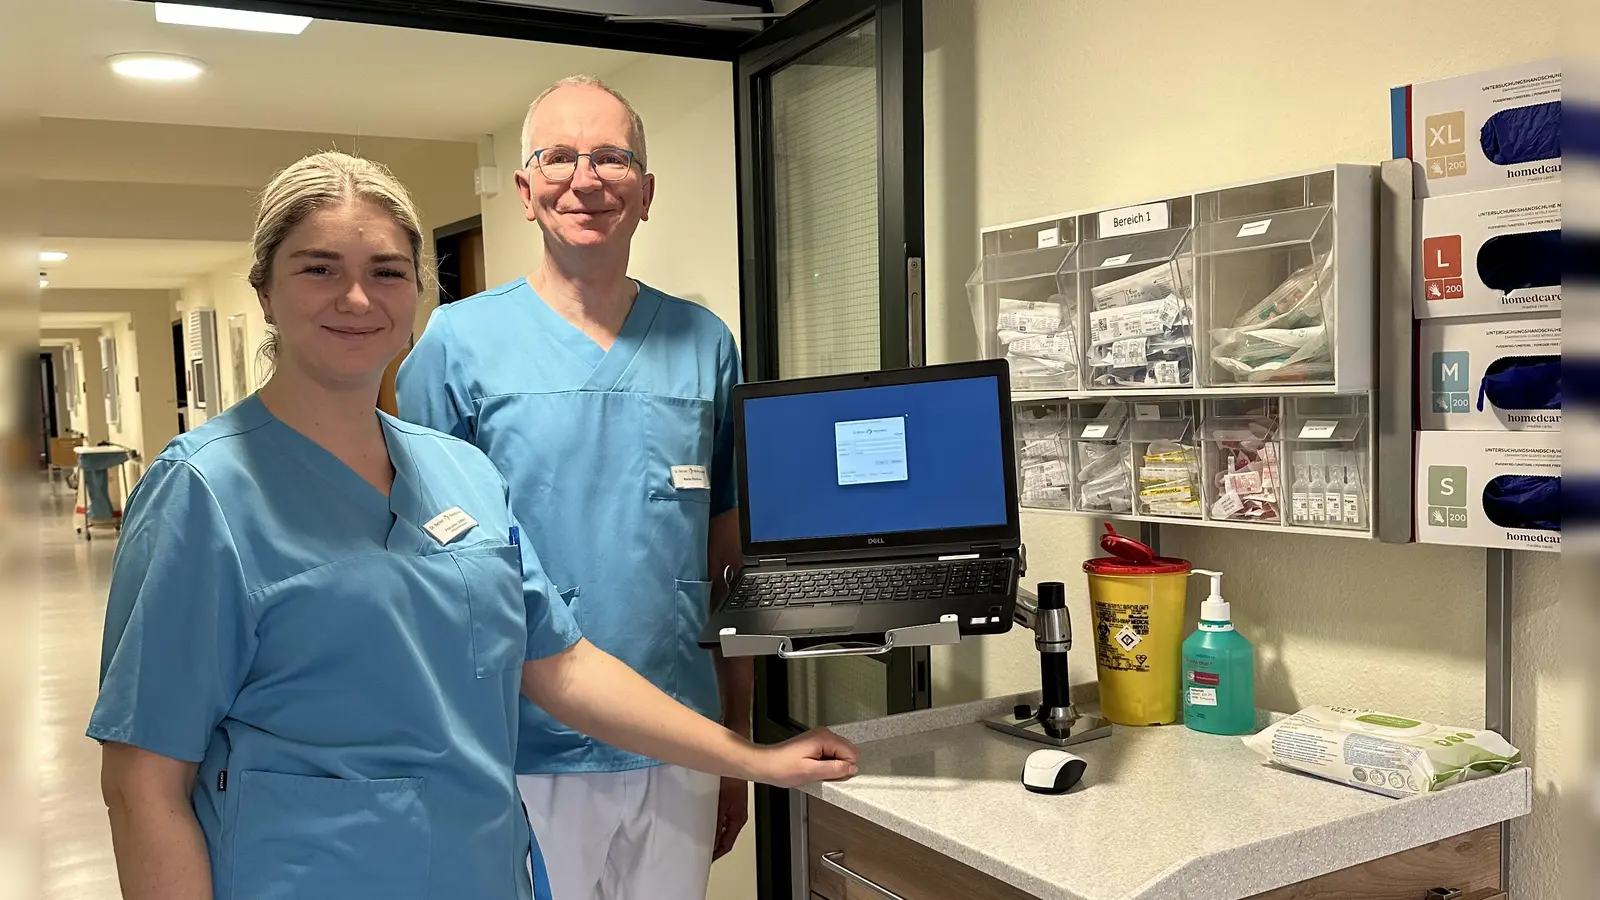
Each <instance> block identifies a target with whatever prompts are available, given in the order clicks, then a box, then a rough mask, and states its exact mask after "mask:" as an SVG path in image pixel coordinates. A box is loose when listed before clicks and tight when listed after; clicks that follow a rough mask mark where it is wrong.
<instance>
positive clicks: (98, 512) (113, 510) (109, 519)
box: [72, 444, 135, 541]
mask: <svg viewBox="0 0 1600 900" xmlns="http://www.w3.org/2000/svg"><path fill="white" fill-rule="evenodd" d="M72 452H73V453H75V454H77V457H78V501H77V509H76V510H75V512H76V513H77V514H79V515H81V516H83V518H82V519H81V520H80V523H79V525H78V529H77V531H78V534H81V535H83V539H84V540H86V541H88V540H93V539H94V529H95V528H113V529H116V530H117V531H119V532H120V531H121V530H122V504H121V503H120V502H117V501H114V500H112V497H111V477H110V474H111V470H112V469H116V470H117V482H118V487H119V489H120V490H121V491H122V492H123V493H124V494H125V493H126V491H127V485H128V472H127V463H128V461H129V460H130V459H132V458H133V457H134V455H135V454H134V451H133V450H132V449H130V448H128V447H121V446H118V445H116V444H106V445H101V446H97V447H74V448H72Z"/></svg>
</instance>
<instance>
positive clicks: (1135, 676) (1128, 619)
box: [1083, 522, 1192, 725]
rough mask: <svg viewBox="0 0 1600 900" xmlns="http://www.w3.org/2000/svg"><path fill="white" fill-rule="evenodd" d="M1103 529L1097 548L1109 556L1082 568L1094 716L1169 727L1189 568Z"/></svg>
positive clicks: (1175, 702)
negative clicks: (1095, 682) (1090, 625)
mask: <svg viewBox="0 0 1600 900" xmlns="http://www.w3.org/2000/svg"><path fill="white" fill-rule="evenodd" d="M1106 531H1107V533H1106V534H1104V535H1101V536H1100V548H1101V549H1102V550H1104V551H1106V552H1107V553H1110V554H1111V556H1109V557H1099V558H1096V559H1091V560H1088V561H1087V562H1085V563H1084V564H1083V571H1084V572H1086V573H1088V576H1089V605H1090V608H1091V610H1092V611H1093V614H1094V650H1095V664H1096V667H1097V668H1098V669H1099V671H1100V714H1101V715H1103V716H1105V717H1106V718H1107V719H1110V720H1111V721H1112V722H1114V723H1116V724H1118V725H1170V724H1172V723H1173V722H1176V721H1177V720H1178V711H1179V710H1180V709H1181V708H1182V704H1181V703H1180V702H1179V698H1180V694H1179V691H1180V688H1181V681H1182V674H1183V637H1184V635H1183V625H1184V609H1185V606H1184V598H1185V595H1186V594H1187V591H1188V584H1189V571H1190V569H1191V568H1192V567H1191V566H1190V564H1189V562H1188V560H1183V559H1171V558H1168V557H1158V556H1156V554H1155V551H1154V550H1151V549H1150V548H1149V547H1148V546H1147V545H1145V544H1142V543H1140V542H1139V541H1136V540H1134V539H1133V538H1131V537H1128V536H1126V535H1122V534H1118V533H1117V532H1116V529H1114V528H1112V527H1111V523H1109V522H1108V523H1106Z"/></svg>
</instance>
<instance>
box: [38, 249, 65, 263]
mask: <svg viewBox="0 0 1600 900" xmlns="http://www.w3.org/2000/svg"><path fill="white" fill-rule="evenodd" d="M66 258H67V255H66V254H65V253H62V252H61V251H59V250H41V251H40V252H39V262H45V263H46V262H47V263H48V262H61V261H62V260H64V259H66Z"/></svg>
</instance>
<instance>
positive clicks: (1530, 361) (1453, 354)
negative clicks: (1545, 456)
mask: <svg viewBox="0 0 1600 900" xmlns="http://www.w3.org/2000/svg"><path fill="white" fill-rule="evenodd" d="M1417 344H1418V359H1419V360H1420V361H1421V364H1422V366H1423V367H1424V368H1426V369H1427V376H1426V377H1424V378H1419V379H1418V380H1417V392H1418V397H1417V403H1418V407H1419V409H1420V410H1421V424H1422V427H1423V428H1424V429H1427V430H1439V431H1559V430H1560V429H1561V319H1560V317H1558V316H1556V315H1554V314H1547V315H1537V316H1524V317H1518V318H1514V319H1511V318H1504V317H1494V316H1473V317H1465V318H1450V319H1436V320H1430V321H1424V322H1422V323H1420V325H1419V326H1418V328H1417Z"/></svg>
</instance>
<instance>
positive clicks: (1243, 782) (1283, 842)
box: [804, 694, 1533, 900]
mask: <svg viewBox="0 0 1600 900" xmlns="http://www.w3.org/2000/svg"><path fill="white" fill-rule="evenodd" d="M1027 699H1032V700H1034V701H1037V694H1035V695H1032V696H1031V697H1030V696H1029V695H1021V696H1019V697H1002V698H996V699H993V700H984V701H980V702H977V703H969V704H965V705H962V706H953V707H947V708H943V709H933V710H924V711H921V712H915V713H907V714H904V715H899V716H890V717H887V718H884V719H875V720H872V721H870V722H862V723H857V724H854V725H847V726H842V727H840V728H837V729H836V730H837V731H838V732H839V733H840V734H842V735H844V736H845V737H848V738H849V739H851V740H852V741H855V742H856V743H858V744H860V745H861V751H862V757H861V768H860V772H859V773H858V774H857V775H856V776H855V777H854V778H852V779H850V780H848V781H844V782H835V783H831V784H821V785H812V786H810V787H807V788H805V789H804V790H805V792H806V793H807V794H809V795H811V796H812V797H815V798H817V799H819V800H822V801H825V802H827V803H831V804H833V805H834V806H837V807H839V808H841V809H843V810H845V811H847V812H850V813H854V814H855V815H858V816H860V817H862V818H863V819H866V820H868V821H870V822H873V823H876V824H878V825H882V826H883V827H885V828H889V829H891V830H893V831H896V832H898V833H900V834H903V835H905V836H907V837H909V838H911V839H912V840H915V841H917V842H918V843H921V844H923V845H925V846H927V847H930V848H932V849H933V850H936V851H938V852H939V853H942V854H944V855H946V856H949V857H951V858H952V859H956V860H958V861H960V862H962V863H965V864H966V865H968V866H971V867H972V868H974V869H977V870H978V871H980V872H984V873H985V874H988V875H990V876H993V877H994V878H997V879H999V880H1000V881H1003V882H1005V883H1007V884H1010V885H1012V886H1014V887H1017V888H1020V889H1021V890H1023V891H1026V892H1028V893H1030V894H1033V895H1034V896H1037V897H1040V898H1043V900H1240V898H1245V897H1250V896H1252V895H1254V894H1258V893H1261V892H1264V891H1269V890H1273V889H1274V888H1279V887H1282V886H1284V885H1288V884H1294V883H1296V882H1300V881H1304V880H1306V879H1308V878H1314V877H1316V876H1318V875H1323V874H1326V873H1328V872H1334V871H1338V870H1340V869H1344V868H1348V867H1350V866H1356V865H1360V864H1361V863H1364V862H1367V861H1369V860H1373V859H1377V858H1378V857H1382V856H1388V855H1390V854H1393V853H1399V852H1401V851H1404V850H1409V849H1412V848H1414V847H1418V846H1421V845H1423V844H1427V843H1431V842H1433V841H1437V840H1441V839H1444V838H1447V837H1450V836H1452V835H1456V834H1461V833H1464V832H1468V831H1473V830H1476V829H1478V828H1483V827H1485V826H1489V825H1494V824H1497V823H1499V822H1503V821H1506V820H1509V819H1514V818H1517V817H1518V816H1522V815H1526V814H1527V813H1528V812H1529V811H1530V809H1531V808H1532V803H1533V789H1532V773H1531V772H1530V771H1529V770H1528V769H1527V768H1519V769H1513V770H1511V771H1509V772H1506V773H1504V774H1502V775H1497V776H1494V777H1491V778H1486V779H1482V780H1479V781H1473V782H1468V783H1466V784H1461V785H1456V786H1454V787H1450V788H1447V789H1445V790H1443V791H1439V792H1437V793H1433V794H1425V795H1422V796H1419V797H1414V798H1410V799H1406V800H1393V799H1389V798H1387V797H1382V796H1379V795H1377V794H1372V793H1368V792H1366V791H1362V790H1357V789H1355V788H1351V787H1346V786H1344V785H1340V784H1334V783H1332V782H1328V781H1323V780H1321V779H1318V778H1313V777H1311V776H1308V775H1302V774H1299V773H1296V772H1291V771H1288V770H1284V769H1279V768H1276V767H1273V766H1269V765H1267V764H1266V763H1264V762H1263V761H1262V759H1261V757H1259V756H1257V755H1256V754H1255V753H1253V752H1252V751H1250V750H1249V749H1248V748H1246V747H1245V746H1244V744H1243V743H1242V742H1241V741H1240V740H1239V739H1238V738H1232V737H1215V736H1212V735H1205V734H1199V733H1196V732H1193V731H1190V730H1189V729H1187V728H1184V727H1183V726H1181V725H1178V726H1169V727H1165V728H1121V727H1118V728H1116V729H1115V732H1114V733H1113V734H1112V736H1111V737H1110V738H1109V739H1102V740H1098V741H1091V742H1089V743H1087V744H1079V745H1077V746H1074V747H1071V748H1068V749H1069V750H1071V751H1072V752H1073V753H1076V754H1077V755H1079V756H1081V757H1083V758H1084V759H1085V760H1087V761H1088V763H1089V767H1088V771H1087V772H1086V773H1085V775H1084V778H1083V782H1082V783H1081V784H1080V785H1079V786H1078V787H1076V788H1074V789H1073V790H1071V791H1070V792H1068V793H1066V794H1062V795H1056V796H1050V795H1042V794H1033V793H1030V792H1028V791H1027V790H1025V789H1024V788H1023V787H1022V785H1021V783H1020V781H1019V776H1020V773H1021V771H1022V765H1023V761H1024V760H1025V759H1026V758H1027V756H1028V754H1029V753H1031V752H1032V751H1033V750H1035V749H1038V748H1039V747H1042V746H1044V745H1042V744H1035V743H1032V742H1029V741H1024V740H1022V739H1020V738H1014V737H1011V736H1009V735H1005V734H1001V733H1000V732H997V731H994V730H992V729H990V728H987V727H985V726H984V725H983V724H981V720H982V719H983V718H985V717H987V716H989V715H997V714H1000V713H1004V712H1007V711H1009V710H1010V709H1011V708H1012V706H1013V705H1014V704H1015V703H1018V702H1022V701H1024V700H1027ZM813 802H815V801H813Z"/></svg>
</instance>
